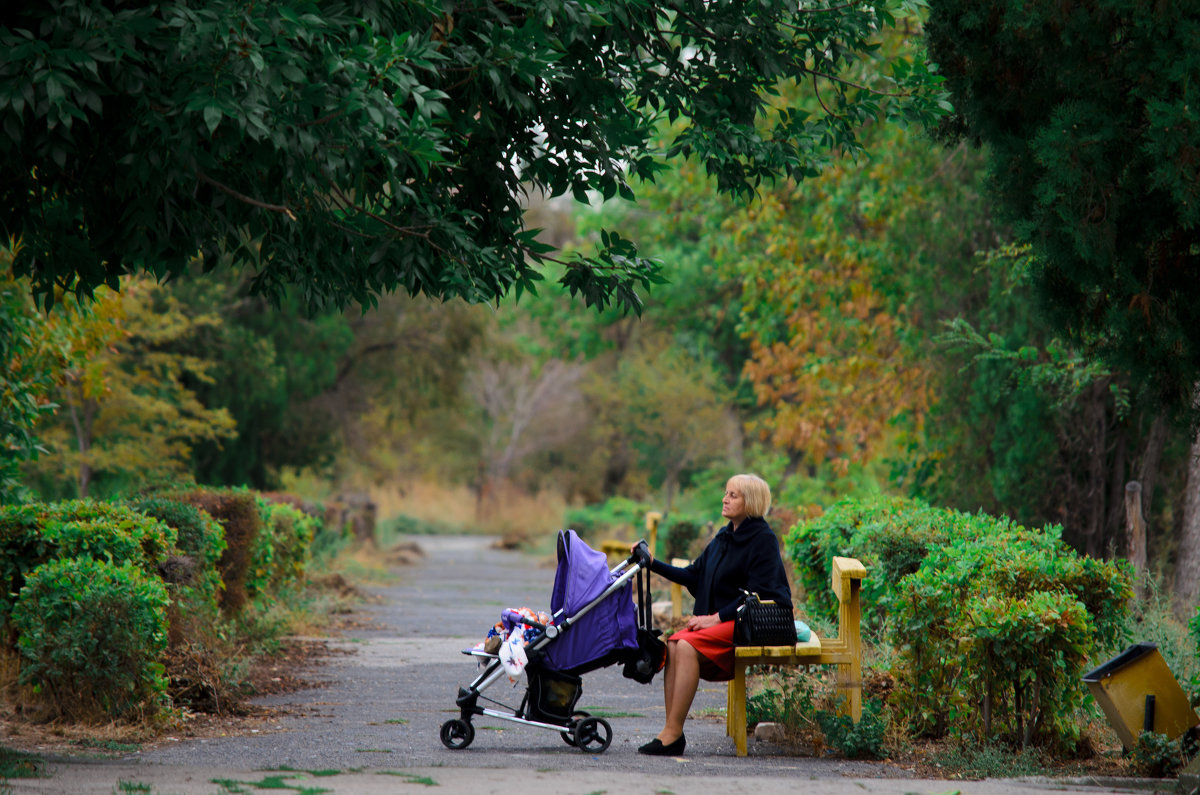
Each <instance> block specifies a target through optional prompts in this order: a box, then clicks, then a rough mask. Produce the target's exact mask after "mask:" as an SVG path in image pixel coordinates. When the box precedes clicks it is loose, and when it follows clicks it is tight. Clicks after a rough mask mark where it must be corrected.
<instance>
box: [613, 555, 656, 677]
mask: <svg viewBox="0 0 1200 795" xmlns="http://www.w3.org/2000/svg"><path fill="white" fill-rule="evenodd" d="M643 575H645V578H643ZM649 579H650V575H649V574H647V573H646V571H645V570H644V569H639V570H638V573H637V590H638V601H637V649H635V650H633V651H631V652H629V653H628V654H627V656H626V658H625V668H624V670H623V671H622V673H623V674H624V675H625V678H626V679H632V680H633V681H635V682H640V683H641V684H643V685H648V684H650V683H651V682H652V681H654V675H655V674H656V673H658V672H659V671H661V670H662V669H663V665H664V664H665V663H666V661H667V644H666V642H665V641H664V640H663V639H662V630H661V629H655V628H654V613H653V611H652V609H651V605H650V583H649V582H648V580H649Z"/></svg>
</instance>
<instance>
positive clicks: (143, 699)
mask: <svg viewBox="0 0 1200 795" xmlns="http://www.w3.org/2000/svg"><path fill="white" fill-rule="evenodd" d="M167 602H168V599H167V592H166V587H165V586H164V585H163V583H162V582H161V581H159V580H157V579H155V578H152V577H150V576H148V575H147V574H146V573H145V572H144V571H143V570H142V569H141V568H139V567H138V566H136V565H135V564H133V563H132V562H126V563H123V564H121V565H116V564H113V563H109V562H106V561H98V560H94V559H91V558H87V557H84V558H77V559H65V560H55V561H51V562H49V563H45V564H43V565H41V566H38V567H37V568H36V569H34V570H33V571H32V572H30V573H29V575H28V577H27V578H26V581H25V587H24V588H22V589H21V593H20V595H19V596H18V597H17V601H16V605H15V606H14V607H13V614H12V621H13V626H14V628H15V629H16V630H17V633H18V640H17V644H18V647H19V649H20V652H21V657H22V666H21V673H20V682H21V683H22V684H25V685H32V686H33V688H34V692H35V693H37V694H38V695H40V696H42V697H44V698H45V699H46V700H47V701H48V703H49V704H50V705H52V706H53V708H54V709H55V710H56V711H57V712H58V714H60V715H62V716H65V717H68V718H72V719H76V720H92V719H95V718H97V717H104V718H110V719H111V718H123V717H128V716H130V715H131V714H133V713H141V714H142V716H143V717H152V716H154V715H155V714H157V712H158V711H159V709H160V708H161V707H162V706H163V705H164V702H165V699H164V698H163V696H164V694H165V692H166V686H167V683H166V677H165V675H164V667H163V665H162V663H161V662H159V656H160V655H161V654H162V653H163V651H164V650H165V648H166V644H167V635H166V609H167Z"/></svg>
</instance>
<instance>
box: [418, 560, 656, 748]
mask: <svg viewBox="0 0 1200 795" xmlns="http://www.w3.org/2000/svg"><path fill="white" fill-rule="evenodd" d="M649 568H650V553H649V550H648V548H647V547H646V542H645V541H641V542H639V543H638V545H637V546H636V547H635V548H634V550H633V552H632V554H630V556H629V557H628V558H626V559H625V560H623V561H621V562H620V563H618V564H617V565H616V566H615V567H613V568H612V569H610V570H609V574H611V575H612V576H613V577H614V579H613V581H612V583H611V584H610V585H609V586H608V587H607V588H605V589H604V591H603V592H601V593H600V594H599V595H598V596H596V597H595V598H594V599H592V600H591V601H590V602H588V603H587V604H586V605H584V606H583V607H582V608H580V609H579V610H577V611H576V612H575V614H574V615H571V616H565V617H564V616H563V613H565V612H566V608H562V609H560V610H559V611H558V612H557V613H555V614H554V615H553V616H551V622H552V623H550V624H540V623H538V622H536V621H530V620H528V619H524V623H525V624H526V625H527V626H531V627H533V628H534V629H536V630H538V633H539V634H538V635H537V636H536V637H535V638H534V639H533V640H532V641H530V642H529V644H528V645H527V646H526V648H525V652H526V654H527V655H528V658H529V663H528V664H527V666H526V670H527V671H528V670H529V668H530V667H531V666H532V667H535V668H536V666H537V665H538V662H539V661H540V659H541V657H542V654H543V652H542V650H543V649H544V648H545V647H546V646H548V645H549V644H550V643H552V642H553V641H554V640H555V639H556V638H558V637H560V636H561V635H563V634H564V633H566V632H570V631H571V627H572V625H574V624H575V623H576V622H578V621H579V619H581V618H582V617H583V616H585V615H587V614H588V613H590V612H591V611H592V610H593V609H595V608H596V606H597V605H599V604H600V603H601V602H603V601H604V600H605V599H607V598H608V597H610V596H612V595H613V594H614V593H616V592H617V591H619V590H620V589H621V588H623V587H624V586H625V584H626V583H628V582H629V581H630V580H632V579H633V578H634V577H636V576H637V575H638V574H639V573H641V572H642V571H643V570H648V569H649ZM638 585H639V589H638V590H639V596H640V598H641V599H643V600H646V599H648V598H649V594H648V593H647V594H646V595H645V596H641V594H640V591H641V588H640V585H641V581H640V580H639V582H638ZM647 591H648V589H647ZM648 608H649V606H648V604H647V605H645V609H644V610H639V611H638V617H639V620H641V617H642V616H643V615H645V614H648V613H649V609H648ZM463 654H466V655H468V656H471V657H476V658H479V659H480V660H485V661H487V664H486V666H485V667H484V670H483V671H482V672H481V673H480V674H479V675H478V676H477V677H475V679H474V681H472V682H471V684H470V685H468V686H467V687H460V688H459V690H458V698H457V699H456V701H455V703H456V704H457V706H458V708H459V710H460V715H459V717H457V718H452V719H450V720H448V721H446V722H445V723H443V724H442V730H441V739H442V744H443V745H445V746H446V747H447V748H449V749H451V750H460V749H463V748H466V747H467V746H468V745H470V744H471V742H472V741H473V740H474V739H475V728H474V726H473V725H472V723H471V719H472V718H474V717H476V716H479V715H482V716H487V717H489V718H497V719H499V720H506V721H510V722H513V723H519V724H522V725H525V726H533V727H535V728H538V729H547V730H549V731H556V732H558V733H559V734H561V735H562V738H563V740H564V741H565V742H566V743H567V744H568V745H573V746H575V747H577V748H579V749H580V750H582V751H585V752H587V753H603V752H604V751H605V750H607V749H608V746H609V744H610V743H611V742H612V726H610V725H609V723H608V721H606V720H604V719H603V718H598V717H593V716H591V715H589V714H588V713H586V712H583V711H577V712H573V713H572V714H571V716H570V718H568V719H567V720H566V721H565V722H564V723H561V724H559V723H547V722H545V721H541V720H534V719H532V718H530V717H528V715H529V713H530V712H531V711H534V709H533V705H531V704H530V703H529V699H530V694H531V691H532V689H533V688H532V682H531V683H530V684H531V686H530V687H527V688H526V689H525V696H524V698H523V699H522V700H521V705H520V706H519V707H517V708H512V707H510V706H508V705H507V704H503V703H501V702H499V701H494V700H493V699H490V698H487V697H486V696H482V693H483V691H484V690H486V689H487V688H489V687H491V686H492V685H494V684H495V683H497V682H499V681H500V680H501V679H502V678H503V677H504V676H505V672H504V666H503V665H502V664H501V662H500V655H499V654H491V653H488V652H485V651H483V650H481V649H464V650H463ZM527 676H529V677H532V676H533V674H532V673H528V674H527ZM480 698H484V699H485V700H487V701H492V703H494V704H496V705H498V706H501V707H504V708H505V710H507V711H503V710H498V709H490V708H488V707H482V706H480V705H479V700H480Z"/></svg>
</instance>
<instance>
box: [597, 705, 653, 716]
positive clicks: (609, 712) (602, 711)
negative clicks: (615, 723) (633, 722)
mask: <svg viewBox="0 0 1200 795" xmlns="http://www.w3.org/2000/svg"><path fill="white" fill-rule="evenodd" d="M583 711H584V712H586V713H587V714H588V715H591V716H592V717H593V718H644V717H646V716H645V715H643V714H642V713H640V712H619V711H613V710H608V709H597V708H595V707H584V708H583Z"/></svg>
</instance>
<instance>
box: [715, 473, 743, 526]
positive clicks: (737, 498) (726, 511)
mask: <svg viewBox="0 0 1200 795" xmlns="http://www.w3.org/2000/svg"><path fill="white" fill-rule="evenodd" d="M721 515H722V516H724V517H725V518H726V519H728V520H729V521H731V522H733V526H734V527H737V526H738V525H739V524H741V523H742V520H743V519H745V518H746V499H745V498H744V497H743V496H742V493H741V492H740V491H738V490H737V489H735V488H734V487H733V486H731V485H730V484H728V483H727V484H725V499H723V500H721Z"/></svg>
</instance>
